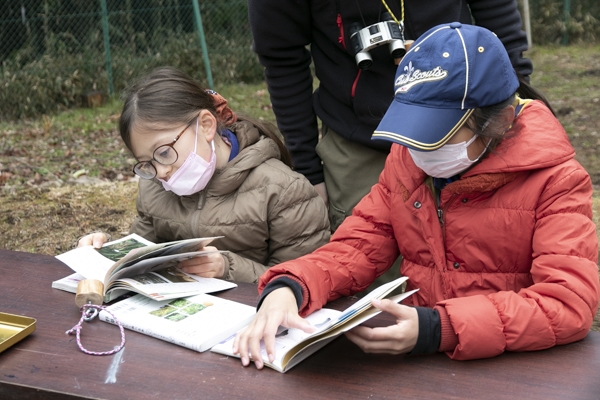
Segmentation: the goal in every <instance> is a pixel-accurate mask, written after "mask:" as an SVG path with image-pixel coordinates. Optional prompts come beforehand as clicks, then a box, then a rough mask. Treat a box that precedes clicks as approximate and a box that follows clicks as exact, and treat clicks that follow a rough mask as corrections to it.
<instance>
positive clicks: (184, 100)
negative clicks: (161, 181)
mask: <svg viewBox="0 0 600 400" xmlns="http://www.w3.org/2000/svg"><path fill="white" fill-rule="evenodd" d="M200 110H208V111H210V112H211V113H212V114H213V115H214V116H215V118H217V113H216V109H215V106H214V104H213V97H212V96H211V95H210V94H209V93H207V92H206V91H205V89H204V88H203V87H201V86H200V85H199V84H198V83H197V82H196V81H194V80H193V79H192V78H190V77H189V76H188V75H186V74H185V73H183V72H181V71H179V70H177V69H175V68H172V67H162V68H158V69H155V70H154V71H152V72H150V73H149V74H148V75H146V76H144V77H143V78H142V79H141V80H139V81H138V82H137V83H135V84H134V85H133V86H131V87H130V88H128V89H127V90H126V92H125V101H124V104H123V111H122V112H121V117H120V118H119V133H120V134H121V139H123V142H125V145H126V146H127V148H128V149H129V150H131V131H132V129H133V128H134V126H143V127H144V130H145V131H159V130H161V129H165V128H167V129H168V128H172V127H173V126H185V125H186V124H191V123H192V121H193V120H194V118H196V117H197V116H198V112H199V111H200ZM240 119H243V120H245V121H248V122H250V123H252V124H253V125H254V126H256V127H257V128H258V130H259V131H260V132H261V133H262V134H263V135H265V136H267V137H269V138H270V139H272V140H273V141H274V142H275V143H276V144H277V147H278V148H279V152H280V154H281V161H283V162H284V163H285V164H286V165H288V166H289V167H290V168H291V167H292V157H291V156H290V153H289V152H288V150H287V149H286V147H285V145H284V144H283V142H282V141H281V139H280V138H279V135H278V131H277V128H276V127H275V126H274V125H273V124H270V123H266V122H264V121H258V120H255V119H252V118H249V117H241V118H240ZM217 121H219V118H217ZM219 125H220V126H219V128H218V130H219V131H222V130H223V129H224V128H225V127H224V126H222V125H221V124H220V123H219Z"/></svg>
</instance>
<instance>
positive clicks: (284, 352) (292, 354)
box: [211, 277, 418, 372]
mask: <svg viewBox="0 0 600 400" xmlns="http://www.w3.org/2000/svg"><path fill="white" fill-rule="evenodd" d="M407 279H408V278H407V277H401V278H398V279H396V280H394V281H392V282H389V283H386V284H384V285H381V286H379V287H378V288H377V289H375V290H373V291H372V292H371V293H369V294H367V295H366V296H365V297H363V298H362V299H360V300H359V301H357V302H356V303H354V304H353V305H352V306H350V307H348V308H347V309H345V310H344V311H337V310H332V309H329V308H322V309H320V310H317V311H315V312H313V313H312V314H310V315H309V316H307V317H306V318H305V319H306V320H307V321H308V322H309V323H310V324H311V325H313V326H314V327H315V328H317V330H316V331H315V332H313V333H305V332H303V331H301V330H300V329H295V328H284V327H282V326H280V327H279V330H278V332H277V334H276V335H275V360H274V361H273V362H272V363H270V362H269V358H268V356H267V352H266V350H265V347H264V342H261V355H262V359H263V361H264V363H265V365H266V366H267V367H270V368H273V369H274V370H276V371H279V372H287V371H288V370H289V369H290V368H292V367H293V366H295V365H296V364H298V363H299V362H300V361H302V360H304V359H305V358H306V357H308V356H310V355H311V354H313V353H314V352H316V351H317V350H319V349H320V348H322V347H323V346H325V345H326V344H327V343H329V342H331V341H332V340H333V339H335V338H336V337H338V336H340V335H341V334H342V333H344V332H346V331H348V330H350V329H352V328H354V327H355V326H358V325H360V324H362V323H363V322H365V321H366V320H368V319H370V318H372V317H374V316H375V315H377V314H379V313H380V312H381V311H379V310H378V309H377V308H375V307H373V306H372V305H371V299H384V298H388V299H389V300H392V301H394V302H396V303H399V302H400V301H402V300H404V299H405V298H407V297H409V296H410V295H412V294H413V293H415V292H416V291H417V290H418V289H415V290H411V291H410V292H406V293H402V294H399V295H396V296H392V297H386V296H388V295H389V294H390V293H391V292H392V291H393V290H394V289H396V288H397V287H399V286H400V285H401V284H402V283H404V282H405V281H406V280H407ZM234 338H235V335H232V336H231V337H229V338H227V339H226V340H224V341H223V342H221V343H219V344H217V345H216V346H214V347H213V348H212V349H211V351H213V352H215V353H220V354H225V355H227V356H232V357H239V354H233V352H232V346H233V340H234Z"/></svg>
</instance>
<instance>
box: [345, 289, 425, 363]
mask: <svg viewBox="0 0 600 400" xmlns="http://www.w3.org/2000/svg"><path fill="white" fill-rule="evenodd" d="M371 304H373V306H374V307H376V308H378V309H380V310H381V311H384V312H387V313H390V314H392V315H393V316H394V317H396V324H395V325H390V326H386V327H381V328H368V327H366V326H357V327H356V328H354V329H352V330H350V331H348V332H346V333H345V335H346V337H347V338H348V339H350V341H352V342H354V343H355V344H356V345H358V347H360V348H361V349H363V351H364V352H365V353H389V354H403V353H408V352H409V351H411V350H412V349H413V348H414V347H415V345H416V344H417V338H418V336H419V316H418V314H417V310H416V309H415V308H414V307H408V306H405V305H402V304H396V303H394V302H393V301H390V300H371Z"/></svg>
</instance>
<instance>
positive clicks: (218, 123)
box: [79, 67, 330, 282]
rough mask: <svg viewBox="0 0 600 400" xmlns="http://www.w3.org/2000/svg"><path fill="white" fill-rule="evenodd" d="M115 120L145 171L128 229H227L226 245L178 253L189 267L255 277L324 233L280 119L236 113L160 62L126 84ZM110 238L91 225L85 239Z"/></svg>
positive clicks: (191, 232)
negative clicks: (293, 165)
mask: <svg viewBox="0 0 600 400" xmlns="http://www.w3.org/2000/svg"><path fill="white" fill-rule="evenodd" d="M119 130H120V133H121V138H122V139H123V142H124V143H125V145H126V146H127V148H128V149H129V150H130V151H131V153H132V154H133V156H134V157H135V158H136V159H137V160H138V163H137V164H136V165H135V166H134V168H133V170H134V172H135V173H136V174H137V175H138V176H139V177H140V178H142V179H140V181H139V192H138V199H137V211H138V215H137V217H136V218H135V220H134V221H133V223H132V225H131V232H133V233H137V234H139V235H140V236H142V237H144V238H146V239H148V240H150V241H153V242H168V241H174V240H181V239H190V238H195V237H211V236H223V238H220V239H217V240H215V242H213V243H214V244H215V246H218V249H220V250H226V252H224V253H219V252H216V251H215V252H213V253H210V254H209V255H206V256H200V257H195V258H192V259H190V260H185V261H182V262H180V263H179V266H180V267H181V268H182V269H183V270H184V271H185V272H188V273H191V274H196V275H200V276H204V277H207V278H213V277H215V278H223V279H229V280H235V281H239V282H256V281H257V280H258V277H259V276H260V275H261V274H262V273H263V272H264V271H265V270H266V269H267V268H269V267H270V266H272V265H275V264H278V263H281V262H283V261H286V260H290V259H293V258H296V257H299V256H301V255H304V254H306V253H309V252H311V251H312V250H314V249H316V248H318V247H319V246H321V245H323V244H325V243H327V240H328V239H329V235H330V233H329V221H328V219H327V210H326V208H325V205H324V204H323V202H322V201H321V199H320V198H319V195H318V194H317V193H316V191H315V190H314V189H313V187H312V186H311V185H310V183H309V182H308V180H306V178H305V177H304V176H302V175H300V174H298V173H296V172H294V171H292V170H291V169H290V165H289V159H290V157H289V154H287V151H286V148H285V146H284V145H283V143H282V142H281V140H279V138H278V136H277V132H276V129H275V127H274V126H272V125H268V124H264V123H261V122H260V121H257V120H254V119H252V118H248V117H241V116H240V117H239V118H238V117H237V116H236V114H235V113H234V112H233V111H232V110H231V109H229V107H227V101H225V99H224V98H223V97H221V96H220V95H219V94H217V93H215V92H213V91H210V90H208V91H207V90H205V89H204V88H202V87H201V86H200V85H199V84H198V83H197V82H196V81H194V80H192V79H191V78H190V77H189V76H187V75H185V74H184V73H182V72H181V71H178V70H176V69H174V68H170V67H165V68H159V69H157V70H155V71H153V72H151V73H150V74H148V75H146V76H145V77H143V78H142V79H141V80H140V81H139V82H138V83H136V84H135V85H133V86H132V87H131V88H129V90H128V91H127V93H126V98H125V103H124V105H123V111H122V113H121V117H120V119H119ZM106 240H107V238H106V236H105V235H104V234H103V233H95V234H90V235H87V236H85V237H84V238H82V239H81V240H80V241H79V245H91V244H93V245H94V246H96V247H100V246H101V245H102V243H104V242H105V241H106ZM206 249H213V250H216V249H217V247H214V246H208V247H207V248H206Z"/></svg>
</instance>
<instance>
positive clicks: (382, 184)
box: [233, 22, 600, 368]
mask: <svg viewBox="0 0 600 400" xmlns="http://www.w3.org/2000/svg"><path fill="white" fill-rule="evenodd" d="M394 93H395V96H394V99H393V101H392V103H391V104H390V106H389V108H388V111H387V112H386V114H385V116H384V117H383V119H382V120H381V122H380V123H379V126H378V128H377V129H376V130H375V132H374V134H373V137H372V138H373V139H374V140H388V141H391V142H392V143H393V144H392V150H391V153H390V155H389V156H388V158H387V161H386V164H385V168H384V170H383V172H382V174H381V176H380V177H379V182H378V183H377V184H376V185H375V186H373V188H372V189H371V192H370V193H369V194H368V195H367V196H366V197H364V198H363V199H362V200H361V202H360V203H358V205H357V206H356V207H355V208H354V211H353V213H352V216H350V217H348V218H347V219H345V220H344V222H343V223H342V225H341V226H340V227H339V228H338V229H337V230H336V231H335V233H334V234H333V236H332V238H331V241H330V243H328V244H326V245H325V246H322V247H321V248H319V249H317V250H316V251H314V252H313V253H311V254H308V255H306V256H303V257H301V258H299V259H297V260H292V261H288V262H285V263H282V264H280V265H277V266H274V267H273V268H270V269H269V270H268V271H266V272H265V274H264V275H263V276H262V277H261V278H260V282H259V290H260V291H261V292H262V294H261V296H262V297H261V299H260V300H259V305H260V308H259V310H258V312H257V314H256V316H255V317H254V321H253V322H252V323H251V325H250V326H249V327H248V328H247V329H245V330H244V331H243V332H242V333H240V334H238V336H237V337H236V341H235V343H234V346H233V351H234V352H235V353H239V355H240V358H241V359H242V363H243V364H244V365H249V363H250V362H251V360H252V361H253V362H254V363H255V365H256V366H257V367H258V368H262V367H263V365H264V364H263V360H262V359H261V355H260V354H261V353H260V343H261V339H264V343H265V344H266V346H265V347H266V352H267V354H268V355H269V358H270V361H272V360H273V357H274V352H275V346H274V342H275V340H274V333H275V332H276V331H277V328H278V326H279V325H284V326H285V327H287V328H299V329H302V330H304V331H306V332H310V331H312V330H313V329H314V328H313V327H312V326H311V325H310V324H309V323H308V322H307V321H305V320H304V319H302V318H301V317H302V316H306V315H308V314H310V313H311V312H312V311H314V310H317V309H319V308H321V307H322V306H323V305H324V304H326V303H327V302H328V301H332V300H334V299H336V298H338V297H340V296H348V295H351V294H353V293H356V292H359V291H361V290H364V288H366V287H367V286H368V285H369V284H371V283H372V282H373V280H374V279H375V278H376V277H377V276H378V275H381V274H383V273H384V272H385V271H386V270H387V269H389V268H390V267H391V266H392V263H393V262H394V261H395V260H396V259H397V258H398V256H399V255H400V254H402V256H403V258H402V263H401V273H402V275H405V276H407V277H408V278H409V280H408V286H407V290H410V289H415V288H418V289H419V290H418V291H417V292H416V293H415V294H413V295H412V296H411V297H410V300H409V301H408V304H407V305H403V304H396V303H394V302H392V301H390V300H382V301H372V305H373V306H374V307H376V308H377V309H379V310H382V311H384V312H387V313H389V314H391V315H392V316H393V317H394V319H395V321H396V323H395V324H391V325H389V326H385V327H376V328H370V327H366V326H358V327H356V328H354V329H352V330H350V331H348V332H346V337H347V338H348V339H349V340H351V341H352V342H354V343H355V344H357V345H358V346H359V347H360V348H361V349H363V350H364V351H365V352H368V353H389V354H404V353H409V354H411V355H422V354H429V353H436V352H445V353H446V354H448V355H449V356H450V357H451V358H453V359H456V360H468V359H477V358H487V357H494V356H497V355H499V354H501V353H503V352H504V351H533V350H541V349H547V348H549V347H552V346H555V345H561V344H566V343H571V342H574V341H577V340H580V339H583V338H584V337H585V336H586V335H587V333H588V332H589V330H590V327H591V325H592V321H593V319H594V315H595V314H596V311H597V309H598V300H599V297H600V284H599V281H598V265H597V262H598V239H597V237H596V229H595V225H594V222H593V220H592V183H591V179H590V176H589V175H588V173H587V172H586V171H585V169H584V168H583V167H582V166H581V165H580V164H579V163H578V162H577V161H576V160H575V159H574V156H575V151H574V150H573V147H572V146H571V144H570V143H569V139H568V137H567V135H566V133H565V130H564V129H563V127H562V126H561V125H560V122H559V121H558V120H557V119H556V117H555V116H554V115H553V113H552V111H551V109H550V108H549V106H548V105H547V104H546V102H545V101H544V100H543V97H542V96H540V95H539V93H537V92H536V91H535V90H534V89H533V88H531V86H528V85H527V83H526V82H524V81H519V79H518V77H517V75H516V73H515V71H514V69H513V67H512V65H511V63H510V60H509V58H508V55H507V53H506V50H505V49H504V47H503V45H502V42H501V41H500V40H499V39H498V38H497V37H496V35H495V34H494V33H492V32H491V31H489V30H487V29H485V28H481V27H477V26H473V25H466V24H461V23H458V22H453V23H450V24H443V25H439V26H436V27H434V28H432V29H430V30H429V31H427V32H426V33H424V34H423V35H422V36H421V37H420V38H419V39H418V40H416V41H415V43H414V44H413V45H412V46H411V48H410V50H409V51H408V52H407V53H406V55H405V56H404V58H403V59H402V62H401V63H400V65H399V67H398V70H397V73H396V79H395V81H394ZM411 306H412V307H411ZM398 362H399V363H401V362H402V359H399V360H398Z"/></svg>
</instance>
